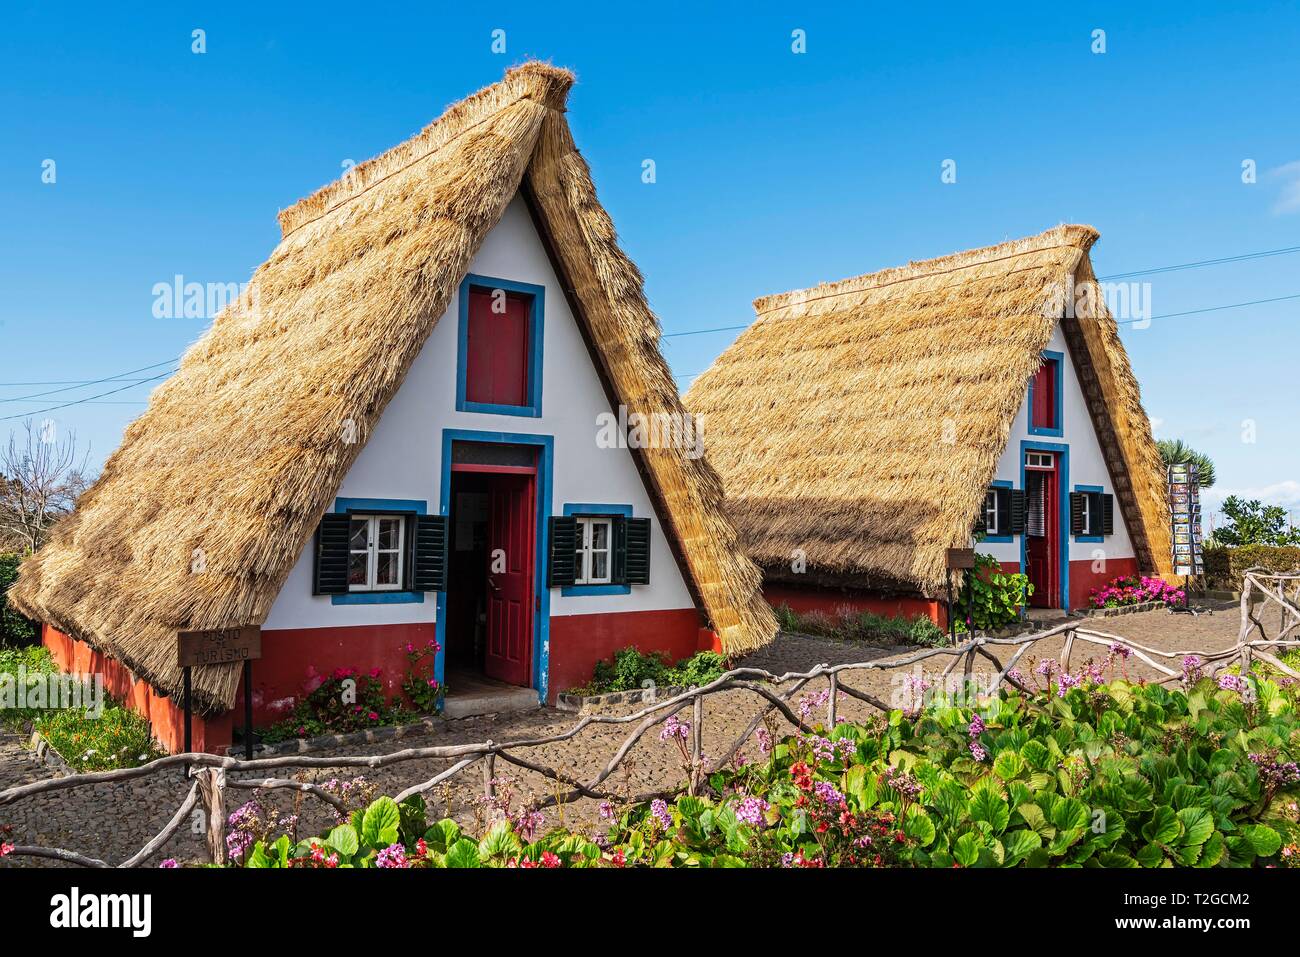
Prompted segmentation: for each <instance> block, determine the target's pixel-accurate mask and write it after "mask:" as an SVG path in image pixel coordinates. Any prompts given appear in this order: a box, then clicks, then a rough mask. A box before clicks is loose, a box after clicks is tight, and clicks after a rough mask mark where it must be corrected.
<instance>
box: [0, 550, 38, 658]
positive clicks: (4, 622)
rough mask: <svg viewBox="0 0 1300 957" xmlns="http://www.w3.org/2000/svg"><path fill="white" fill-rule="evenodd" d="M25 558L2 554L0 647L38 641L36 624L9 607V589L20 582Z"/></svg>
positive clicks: (0, 575) (0, 560)
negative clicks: (19, 573)
mask: <svg viewBox="0 0 1300 957" xmlns="http://www.w3.org/2000/svg"><path fill="white" fill-rule="evenodd" d="M22 560H23V556H21V555H15V554H11V553H0V645H8V646H10V647H17V646H22V645H30V644H32V643H33V642H35V641H36V639H37V629H36V623H35V622H34V621H32V620H31V619H29V618H24V617H23V616H22V615H20V614H18V612H16V611H15V610H14V609H13V608H11V607H9V596H8V592H9V589H10V588H11V587H12V586H13V584H14V582H16V581H17V580H18V566H19V565H20V564H22Z"/></svg>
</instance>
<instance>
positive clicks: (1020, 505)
mask: <svg viewBox="0 0 1300 957" xmlns="http://www.w3.org/2000/svg"><path fill="white" fill-rule="evenodd" d="M1007 491H1008V493H1009V495H1008V498H1009V499H1010V501H1011V524H1010V526H1009V532H1008V534H1011V535H1023V534H1025V521H1026V516H1027V515H1028V511H1027V507H1026V500H1025V490H1024V489H1022V488H1013V489H1008V490H1007Z"/></svg>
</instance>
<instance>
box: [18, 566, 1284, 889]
mask: <svg viewBox="0 0 1300 957" xmlns="http://www.w3.org/2000/svg"><path fill="white" fill-rule="evenodd" d="M1261 604H1264V605H1271V606H1275V607H1276V608H1277V609H1278V611H1279V615H1280V625H1279V633H1278V635H1277V637H1275V638H1269V637H1268V636H1267V634H1266V632H1265V627H1264V625H1263V623H1262V621H1261V619H1260V616H1259V614H1258V612H1257V609H1258V607H1259V606H1260V605H1261ZM1241 618H1242V626H1241V632H1240V635H1239V637H1238V640H1237V643H1236V644H1234V645H1232V646H1230V647H1228V648H1225V649H1223V650H1222V651H1218V652H1210V653H1206V652H1203V651H1164V650H1161V649H1159V648H1151V647H1148V646H1146V645H1143V644H1140V643H1138V642H1134V641H1132V640H1130V639H1128V638H1124V637H1121V636H1119V635H1113V634H1108V633H1106V632H1104V631H1100V630H1097V629H1094V628H1091V627H1088V626H1086V625H1084V624H1082V623H1080V622H1078V621H1070V622H1066V623H1063V624H1060V625H1057V626H1055V627H1053V628H1048V629H1046V630H1044V631H1041V632H1037V633H1034V634H1031V635H1021V636H1017V637H1011V638H990V637H976V638H973V639H970V640H968V641H966V642H964V643H962V644H960V645H957V646H955V647H939V648H927V649H924V650H921V651H917V652H914V653H912V654H908V655H904V656H902V657H897V658H891V659H888V660H881V661H867V662H858V663H852V664H840V665H834V666H832V665H826V664H822V665H818V666H817V667H815V668H812V669H811V670H809V671H805V672H788V673H786V674H783V675H775V674H772V673H770V672H767V671H763V670H761V669H757V668H736V669H734V670H732V671H728V672H727V673H726V674H724V675H722V676H721V677H719V678H718V679H716V680H715V681H712V682H710V683H709V684H707V685H703V686H701V687H698V688H692V689H689V690H687V691H684V692H682V693H681V694H678V695H675V696H673V697H671V698H666V699H664V700H663V701H655V702H651V703H650V704H648V705H647V706H646V707H644V708H642V709H641V710H639V711H636V712H634V713H632V714H627V715H611V714H586V715H582V716H580V717H579V719H578V720H577V721H576V722H575V723H574V725H573V726H572V727H571V728H569V729H568V730H567V731H564V732H562V733H560V734H555V735H549V736H545V737H535V738H521V739H517V740H512V741H506V742H495V741H490V740H489V741H484V742H481V743H475V744H456V745H441V746H434V747H426V748H406V749H403V750H401V751H395V752H392V753H391V754H382V755H359V756H346V757H312V756H311V755H308V754H297V755H278V756H275V757H271V758H262V759H255V760H251V761H249V760H242V759H238V758H232V757H222V756H219V755H213V754H201V753H192V754H175V755H170V756H168V757H164V758H159V759H158V760H156V761H151V762H149V763H148V764H144V765H141V766H140V767H136V768H123V769H120V770H116V771H97V772H93V773H86V774H72V775H68V776H66V777H56V778H49V779H46V780H41V781H35V782H32V783H30V784H24V785H20V786H18V787H13V788H9V789H8V790H5V791H0V808H3V807H4V806H6V805H8V804H11V803H12V802H14V801H19V800H22V799H24V798H29V797H33V796H35V795H39V794H50V793H52V792H57V791H65V790H68V789H71V788H78V787H84V786H87V785H93V784H100V783H105V782H121V781H130V780H135V779H137V778H143V777H147V776H149V775H154V774H159V773H161V772H166V771H170V770H180V771H182V772H184V773H186V774H187V775H188V777H189V778H190V779H192V783H191V785H190V789H189V793H188V794H187V795H186V797H185V799H184V800H183V801H182V802H181V805H180V807H178V808H177V810H176V813H175V814H174V815H173V816H172V818H171V819H170V820H169V821H168V822H167V824H166V825H165V826H164V827H163V828H162V830H160V831H159V832H158V833H157V834H156V835H155V836H154V837H153V838H152V839H151V840H150V841H149V842H148V843H146V844H145V845H144V846H143V847H142V848H140V850H138V851H137V852H136V853H134V854H132V855H131V856H130V857H128V858H127V859H126V860H124V861H122V862H121V863H120V864H118V865H116V866H117V867H138V866H140V865H142V864H144V863H145V862H146V861H147V860H149V858H150V857H152V856H153V855H154V854H156V853H157V852H158V851H160V850H161V849H162V848H163V847H164V846H165V845H166V844H167V842H168V841H170V840H171V839H172V838H173V837H174V836H175V835H176V833H177V832H178V831H179V830H180V829H181V828H182V827H183V826H184V825H185V823H186V822H187V821H188V820H189V819H190V817H191V815H192V813H193V812H194V811H195V809H196V808H201V813H202V815H203V818H204V822H205V826H204V833H205V839H206V844H207V849H208V853H209V855H210V857H211V859H212V861H213V862H215V863H218V864H224V863H225V861H226V843H225V833H226V830H225V829H226V820H227V818H226V796H227V794H228V792H229V791H231V790H232V789H236V790H254V789H259V790H271V791H274V790H288V791H296V792H300V793H303V794H307V795H310V796H312V797H315V798H319V799H320V800H322V801H324V802H325V803H327V804H329V805H330V806H332V807H333V808H335V809H336V810H338V811H339V812H344V811H345V808H344V806H343V804H342V802H341V801H340V799H339V798H338V797H337V796H336V795H334V794H332V793H330V792H329V791H327V790H326V789H324V788H323V787H321V786H320V785H319V784H316V783H313V782H309V781H302V780H294V779H292V778H289V777H283V776H275V775H273V774H271V773H270V772H273V771H284V770H287V769H298V770H308V769H340V768H357V769H361V768H369V769H375V768H382V767H387V766H389V765H395V764H400V763H404V762H408V761H418V760H443V761H451V762H452V763H451V765H450V766H449V767H447V768H445V769H443V770H441V771H439V772H438V773H437V774H435V775H433V776H432V777H430V778H428V779H427V780H424V781H421V782H418V783H416V784H413V785H411V786H410V787H408V788H406V789H405V790H403V791H401V792H400V793H399V794H397V795H395V796H394V797H395V799H396V800H397V801H399V802H400V801H402V800H404V799H405V798H407V797H410V796H411V795H415V794H422V793H424V792H427V791H429V790H430V789H432V788H434V787H437V786H438V785H440V784H443V783H444V782H447V781H449V780H450V779H452V778H454V777H456V776H458V775H460V774H462V773H465V772H466V771H468V770H469V769H470V768H471V767H472V766H473V765H476V764H478V765H480V766H481V772H482V781H483V784H482V789H483V795H484V797H485V798H488V799H491V798H493V797H494V796H495V790H494V789H495V787H496V780H497V778H496V766H497V762H498V761H502V762H505V763H507V764H510V765H513V766H515V767H519V768H522V769H524V770H527V771H531V772H534V773H536V774H538V775H541V776H542V777H544V778H546V779H547V780H548V781H550V782H553V783H554V784H555V786H556V791H555V793H552V794H550V795H548V796H546V797H543V798H540V799H538V800H536V801H534V802H533V803H532V805H531V808H533V809H541V808H544V807H550V806H554V805H559V804H565V803H568V802H571V801H575V800H578V799H581V798H592V799H597V800H615V801H619V802H641V801H648V800H651V799H653V798H657V797H662V798H671V797H675V796H677V795H680V794H681V793H683V792H686V793H692V794H694V793H697V792H698V791H699V789H700V787H701V785H702V783H703V782H704V781H705V780H706V779H707V777H708V775H709V774H711V773H713V772H714V771H716V770H718V769H719V768H722V767H723V766H725V765H726V764H727V763H728V762H730V761H731V760H732V758H733V757H734V756H735V755H736V753H737V752H738V751H739V750H740V749H741V748H742V747H743V746H744V745H745V742H746V741H748V740H750V738H751V737H752V736H753V735H754V734H755V732H756V731H757V730H758V728H759V726H760V725H761V724H762V723H763V722H764V721H765V720H766V719H767V718H768V717H769V716H770V715H772V714H773V713H774V712H775V713H778V714H780V715H781V716H782V717H784V718H785V720H786V721H788V722H789V723H790V724H791V725H792V726H793V727H795V728H798V729H799V730H801V731H804V732H809V731H812V730H813V729H812V727H811V726H810V725H809V724H808V723H807V720H805V715H803V714H801V713H800V711H799V710H796V708H795V707H793V706H792V702H793V700H794V696H795V695H797V694H798V693H799V692H800V691H802V690H803V689H804V688H806V687H807V686H808V685H809V683H810V682H813V681H819V680H821V679H824V680H825V681H826V682H827V686H828V687H827V691H828V694H827V695H826V711H825V720H826V723H827V725H834V724H835V723H836V720H837V718H838V705H839V699H840V696H841V695H843V696H846V697H848V698H853V699H856V700H858V701H862V702H864V703H866V704H868V705H871V706H872V707H874V708H877V709H879V710H881V711H889V710H892V708H893V707H895V705H891V704H888V703H886V702H885V701H882V700H881V699H880V698H878V697H877V696H875V695H873V694H871V693H869V692H867V691H863V690H861V689H858V688H854V687H852V686H851V685H849V684H847V683H845V681H844V678H843V677H842V676H843V675H845V673H847V672H854V671H873V670H875V671H880V670H894V669H906V668H911V667H912V666H914V665H917V664H919V663H921V662H923V661H927V660H929V659H933V658H947V659H948V661H947V664H946V666H945V668H944V670H943V672H942V679H941V680H942V681H943V682H944V683H945V685H946V684H948V683H949V682H950V681H951V682H956V681H958V679H956V678H955V673H956V669H957V667H958V666H961V668H962V672H961V674H962V678H961V679H959V680H960V687H962V688H965V687H967V683H968V682H969V681H971V680H972V678H973V675H974V670H975V666H976V663H977V660H978V659H981V658H982V659H984V660H985V661H987V662H988V663H989V664H991V665H992V666H993V668H995V669H996V671H995V672H994V674H993V678H992V680H990V681H988V683H987V685H986V688H987V689H988V690H989V691H992V690H993V689H996V688H997V687H999V686H1001V685H1002V684H1003V683H1004V682H1005V683H1007V684H1010V685H1012V686H1014V687H1016V688H1018V689H1020V690H1022V691H1025V692H1030V693H1032V692H1033V691H1034V689H1033V688H1030V687H1027V686H1026V685H1025V683H1024V682H1023V681H1022V680H1021V677H1020V676H1019V674H1018V672H1016V670H1015V668H1016V665H1017V663H1018V662H1019V661H1020V660H1021V658H1023V657H1024V655H1025V654H1026V653H1027V652H1028V651H1029V650H1030V649H1031V648H1033V647H1034V646H1035V645H1037V644H1038V643H1039V642H1041V641H1043V640H1044V639H1047V638H1054V637H1057V636H1060V635H1064V647H1063V649H1062V651H1061V656H1060V662H1059V666H1060V668H1061V669H1062V670H1064V671H1067V672H1068V671H1069V670H1070V664H1071V660H1072V657H1073V655H1074V654H1075V650H1076V648H1077V647H1078V646H1080V645H1083V646H1089V645H1091V646H1098V647H1102V648H1105V649H1107V650H1109V649H1110V648H1111V647H1112V646H1114V645H1120V646H1122V647H1123V648H1124V649H1126V650H1127V652H1128V653H1129V654H1131V655H1132V656H1133V657H1135V658H1137V659H1139V660H1140V661H1142V662H1143V663H1144V664H1146V665H1147V666H1148V667H1150V668H1151V669H1153V670H1154V671H1155V672H1157V673H1158V674H1160V675H1161V676H1162V677H1160V678H1159V679H1157V683H1161V684H1163V683H1167V682H1173V681H1182V680H1183V679H1184V675H1185V670H1184V667H1183V663H1184V659H1185V658H1187V657H1188V656H1190V655H1195V656H1196V658H1197V660H1198V667H1199V668H1200V671H1201V673H1202V674H1206V675H1209V676H1213V675H1214V673H1215V672H1217V671H1219V670H1221V669H1224V668H1227V667H1230V666H1231V665H1233V664H1234V663H1238V664H1240V665H1241V667H1242V670H1243V672H1244V671H1245V670H1247V669H1249V667H1250V664H1251V659H1252V658H1258V659H1260V660H1261V661H1263V662H1265V663H1267V664H1268V665H1270V666H1271V667H1273V668H1275V669H1276V670H1278V671H1280V672H1281V673H1283V674H1285V675H1288V676H1289V677H1292V678H1295V679H1298V680H1300V672H1297V671H1296V670H1295V669H1294V668H1292V667H1290V666H1288V665H1287V664H1285V663H1283V662H1282V661H1280V660H1279V659H1278V658H1277V657H1276V655H1274V654H1272V653H1271V651H1269V650H1265V649H1272V650H1276V649H1278V648H1288V647H1300V640H1295V639H1290V638H1288V637H1287V636H1288V635H1290V634H1291V633H1292V632H1294V631H1295V630H1296V628H1297V627H1300V572H1291V573H1285V574H1277V573H1274V572H1270V571H1268V570H1267V569H1260V568H1253V569H1250V570H1248V571H1247V572H1246V573H1245V580H1244V583H1243V590H1242V593H1241ZM1255 631H1258V632H1259V637H1258V638H1252V637H1251V634H1252V633H1253V632H1255ZM1000 649H1006V650H1007V651H1010V657H1009V658H1008V659H1007V661H1006V663H1005V664H1003V662H1002V660H1001V659H1000V658H999V656H998V652H999V650H1000ZM1003 653H1004V654H1005V653H1006V652H1005V651H1004V652H1003ZM1174 662H1176V663H1177V667H1174V665H1173V664H1172V663H1174ZM737 690H741V691H747V692H750V693H751V694H753V695H755V696H757V697H758V698H760V699H762V700H761V707H760V709H759V710H758V712H757V713H756V714H755V715H754V717H753V718H752V720H751V721H750V722H749V723H748V726H747V727H746V728H745V730H744V731H743V732H741V734H739V735H738V736H737V737H736V738H735V739H734V740H733V741H732V742H731V744H730V745H729V746H728V747H727V748H726V750H725V751H723V752H722V753H721V754H719V755H718V756H716V757H714V758H711V759H706V758H705V756H704V751H703V741H704V735H703V726H704V700H705V699H706V698H707V697H709V696H711V695H717V694H722V693H724V692H730V691H737ZM687 707H690V708H691V710H692V717H691V721H690V743H689V758H690V765H689V768H690V770H689V773H688V774H687V779H686V781H685V783H684V784H680V785H676V786H672V787H665V788H663V789H660V790H657V791H651V792H646V793H642V794H635V795H628V794H625V793H619V792H616V791H613V790H611V789H610V787H609V786H608V784H607V782H608V780H609V778H610V776H611V775H612V774H614V772H615V771H616V770H617V769H618V767H619V766H620V764H622V763H623V761H624V760H625V759H626V758H627V756H628V754H629V753H631V751H632V749H633V747H635V745H636V743H637V742H638V741H639V740H640V739H641V738H642V737H643V736H644V735H645V734H646V733H647V732H648V731H650V730H651V729H652V728H653V727H655V726H656V725H659V724H662V723H664V722H665V721H667V720H668V719H669V718H670V717H672V716H675V715H677V714H679V713H680V712H681V711H682V710H683V709H685V708H687ZM808 717H810V716H808ZM596 724H611V725H634V727H633V729H632V731H631V733H630V734H628V736H627V737H626V738H625V739H624V741H623V742H622V744H621V745H620V746H619V747H618V748H617V749H616V750H615V751H614V753H613V754H612V755H611V756H610V758H609V760H608V761H606V763H605V764H604V766H603V767H602V768H601V769H600V770H599V771H598V772H597V773H596V774H595V775H594V776H592V777H591V778H589V779H587V780H585V781H584V780H579V779H577V778H576V777H575V776H574V775H572V774H569V773H568V772H565V771H562V770H560V769H558V768H553V767H549V766H547V765H544V764H541V763H538V762H537V761H534V760H530V759H529V758H528V757H525V756H524V755H523V754H521V753H520V752H526V751H528V750H529V749H532V748H537V747H541V746H544V745H551V744H558V743H561V742H563V741H567V740H570V739H572V738H575V737H576V736H577V735H579V734H581V733H582V731H583V730H584V729H586V728H588V727H590V726H592V725H596ZM236 773H248V774H251V775H252V776H251V777H238V778H237V777H231V776H230V775H231V774H236ZM0 813H2V812H0ZM10 853H11V856H15V857H24V856H25V857H35V858H46V859H52V860H57V861H61V862H64V863H68V864H77V865H81V866H83V867H96V868H106V867H110V866H113V865H110V864H108V863H106V862H105V861H102V860H98V859H96V858H92V857H89V856H86V855H83V854H80V853H78V852H76V851H71V850H67V849H64V848H57V847H40V846H34V845H18V846H15V847H14V848H13V850H12V851H11V852H10Z"/></svg>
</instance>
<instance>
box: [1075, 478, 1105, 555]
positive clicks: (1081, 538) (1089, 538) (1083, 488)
mask: <svg viewBox="0 0 1300 957" xmlns="http://www.w3.org/2000/svg"><path fill="white" fill-rule="evenodd" d="M1074 490H1075V491H1076V492H1095V493H1097V494H1098V495H1100V494H1101V493H1103V492H1105V491H1106V490H1105V489H1104V488H1102V487H1101V486H1100V485H1076V486H1075V487H1074ZM1090 507H1091V506H1090ZM1097 520H1098V521H1100V516H1097ZM1074 540H1075V541H1076V542H1104V541H1105V540H1106V536H1105V535H1076V536H1074Z"/></svg>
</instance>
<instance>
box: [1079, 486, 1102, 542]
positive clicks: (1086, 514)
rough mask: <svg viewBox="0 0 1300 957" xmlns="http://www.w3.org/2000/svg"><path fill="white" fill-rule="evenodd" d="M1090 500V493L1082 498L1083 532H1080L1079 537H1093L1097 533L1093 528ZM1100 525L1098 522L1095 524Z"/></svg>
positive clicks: (1091, 496) (1091, 497)
mask: <svg viewBox="0 0 1300 957" xmlns="http://www.w3.org/2000/svg"><path fill="white" fill-rule="evenodd" d="M1092 499H1093V495H1092V494H1091V493H1087V494H1085V495H1084V496H1083V531H1082V532H1080V534H1081V535H1095V534H1097V531H1098V529H1095V528H1094V526H1093V518H1092V514H1093V513H1092ZM1100 524H1101V523H1100V522H1098V523H1097V525H1100Z"/></svg>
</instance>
